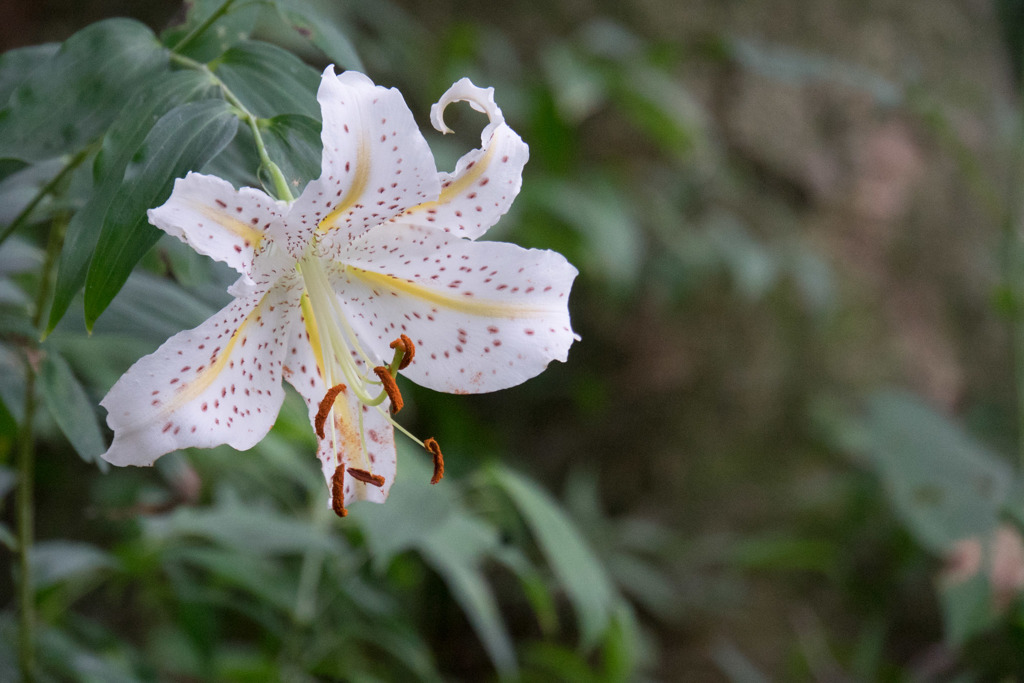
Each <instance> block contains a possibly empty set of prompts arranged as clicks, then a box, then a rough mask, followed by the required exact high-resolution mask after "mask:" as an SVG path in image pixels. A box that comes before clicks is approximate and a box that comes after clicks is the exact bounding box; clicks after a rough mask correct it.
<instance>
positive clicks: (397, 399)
mask: <svg viewBox="0 0 1024 683" xmlns="http://www.w3.org/2000/svg"><path fill="white" fill-rule="evenodd" d="M373 372H374V374H376V375H377V378H378V379H380V383H381V384H383V385H384V391H385V392H387V395H388V398H390V399H391V413H392V414H397V413H398V411H399V410H401V409H402V406H403V405H405V404H404V403H403V402H402V394H401V393H399V391H398V384H397V383H396V382H395V378H394V377H392V376H391V372H390V371H389V370H388V369H387V368H386V367H384V366H383V365H378V366H377V367H375V368H374V369H373Z"/></svg>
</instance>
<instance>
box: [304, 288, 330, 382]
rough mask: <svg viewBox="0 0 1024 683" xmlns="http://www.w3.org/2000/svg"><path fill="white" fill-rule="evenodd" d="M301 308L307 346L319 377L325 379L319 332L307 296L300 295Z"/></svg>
mask: <svg viewBox="0 0 1024 683" xmlns="http://www.w3.org/2000/svg"><path fill="white" fill-rule="evenodd" d="M299 302H300V305H301V306H302V321H303V322H304V323H305V324H306V334H308V335H309V345H310V346H311V347H312V348H313V357H314V358H316V366H317V368H319V369H320V376H321V377H327V373H326V372H325V371H324V356H323V352H322V351H321V350H320V349H321V346H320V331H319V330H318V329H317V326H316V316H315V315H313V304H312V303H310V301H309V294H307V293H306V292H303V293H302V298H301V299H300V300H299Z"/></svg>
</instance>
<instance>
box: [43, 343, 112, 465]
mask: <svg viewBox="0 0 1024 683" xmlns="http://www.w3.org/2000/svg"><path fill="white" fill-rule="evenodd" d="M39 386H40V389H41V390H42V394H43V400H44V401H45V402H46V407H47V409H48V410H49V411H50V415H52V416H53V419H54V420H55V421H56V422H57V426H58V427H60V431H61V432H63V433H64V436H65V437H67V440H68V441H69V442H70V443H71V446H72V447H73V448H74V449H75V452H76V453H78V455H79V456H81V458H82V460H85V461H86V462H95V463H102V462H103V461H102V460H100V458H99V456H100V454H101V453H103V452H104V451H106V450H107V446H106V442H105V441H104V439H103V432H101V431H100V426H99V423H98V422H97V419H96V412H95V411H94V410H93V402H92V401H91V400H90V399H89V395H88V394H87V393H86V392H85V389H83V388H82V385H81V384H80V383H79V381H78V378H76V377H75V374H74V373H73V372H72V371H71V367H70V366H69V365H68V363H67V361H65V360H64V359H63V358H62V357H61V356H60V354H58V353H56V351H53V350H50V351H49V352H48V353H46V355H45V356H43V361H42V363H41V365H40V368H39ZM103 464H106V463H103Z"/></svg>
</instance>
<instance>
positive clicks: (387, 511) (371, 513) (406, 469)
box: [350, 441, 457, 571]
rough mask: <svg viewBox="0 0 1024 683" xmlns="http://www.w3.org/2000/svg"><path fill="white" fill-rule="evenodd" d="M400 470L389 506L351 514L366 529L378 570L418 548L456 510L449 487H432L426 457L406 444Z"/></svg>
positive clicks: (371, 505) (401, 445)
mask: <svg viewBox="0 0 1024 683" xmlns="http://www.w3.org/2000/svg"><path fill="white" fill-rule="evenodd" d="M398 471H399V472H401V476H399V477H398V478H397V479H396V480H395V483H394V485H393V486H392V487H391V493H390V494H389V496H388V502H387V505H377V504H374V503H359V504H358V506H359V507H353V509H352V510H351V514H350V518H351V519H354V520H355V521H356V522H357V523H358V524H359V525H360V527H361V528H362V529H363V533H364V534H365V536H366V544H367V546H369V548H370V556H371V557H372V558H373V565H374V567H375V568H376V569H377V570H378V571H382V570H383V569H385V568H386V567H387V566H388V564H389V563H390V562H391V560H392V558H393V557H394V556H395V555H396V554H398V553H400V552H402V551H404V550H408V549H410V548H413V547H416V546H417V544H418V543H419V542H420V541H421V539H423V538H424V537H426V536H427V535H428V534H429V533H430V532H431V531H433V530H434V529H437V528H440V527H441V526H442V525H443V524H444V523H445V521H446V520H447V519H448V517H449V516H450V515H452V514H453V513H454V512H455V511H456V509H457V503H456V501H455V500H453V495H452V494H451V493H450V487H443V486H440V485H439V486H431V485H430V474H431V473H430V469H429V468H428V466H427V458H426V456H421V457H417V456H414V455H413V454H412V453H410V447H409V446H408V445H406V444H405V442H403V441H400V442H399V444H398Z"/></svg>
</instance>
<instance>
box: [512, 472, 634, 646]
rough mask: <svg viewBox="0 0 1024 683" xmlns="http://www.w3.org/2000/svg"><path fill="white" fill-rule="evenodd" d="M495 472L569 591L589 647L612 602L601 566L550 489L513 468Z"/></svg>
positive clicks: (613, 597)
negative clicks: (543, 488) (553, 497)
mask: <svg viewBox="0 0 1024 683" xmlns="http://www.w3.org/2000/svg"><path fill="white" fill-rule="evenodd" d="M493 471H494V477H495V480H496V481H497V483H498V485H499V486H501V488H502V489H504V490H505V492H506V493H507V494H508V496H509V497H510V498H511V499H512V502H513V503H515V506H516V508H517V509H518V510H519V513H520V514H521V515H522V516H523V518H524V519H525V520H526V523H527V525H528V526H529V527H530V530H531V531H532V532H533V535H534V537H535V538H536V539H537V543H538V544H539V545H540V548H541V550H542V551H543V552H544V556H545V557H546V558H547V561H548V563H549V564H550V565H551V569H552V570H553V571H554V572H555V575H556V576H557V577H558V580H559V582H560V583H561V585H562V586H563V587H564V588H565V591H566V593H568V595H569V599H570V600H571V602H572V605H573V608H574V609H575V611H576V615H577V617H578V618H579V623H580V633H581V636H582V641H583V645H584V647H588V648H589V647H592V646H593V645H595V644H596V643H597V641H598V640H599V639H600V638H601V636H602V635H603V634H604V631H605V629H606V628H607V627H608V624H609V620H610V618H611V615H612V611H613V610H614V608H615V603H616V594H615V590H614V589H613V587H612V584H611V582H610V581H609V580H608V576H607V574H606V573H605V571H604V568H603V567H602V566H601V563H600V562H599V561H598V559H597V557H596V556H595V555H594V552H593V551H592V550H591V549H590V547H589V546H588V545H587V543H586V541H585V540H584V539H583V536H582V534H581V533H580V531H579V529H577V528H576V527H575V526H574V525H573V524H572V522H571V521H570V520H569V519H568V518H567V517H566V516H565V514H564V513H563V512H562V511H561V510H560V509H559V507H558V505H557V504H556V503H555V502H554V501H553V500H552V499H551V497H550V495H549V494H548V493H546V492H545V491H543V490H542V489H541V488H539V487H538V486H537V485H536V484H534V483H533V482H531V481H529V480H528V479H526V478H524V477H522V476H520V475H519V474H516V473H514V472H512V471H511V470H508V469H505V468H503V467H497V468H495V469H494V470H493Z"/></svg>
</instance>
